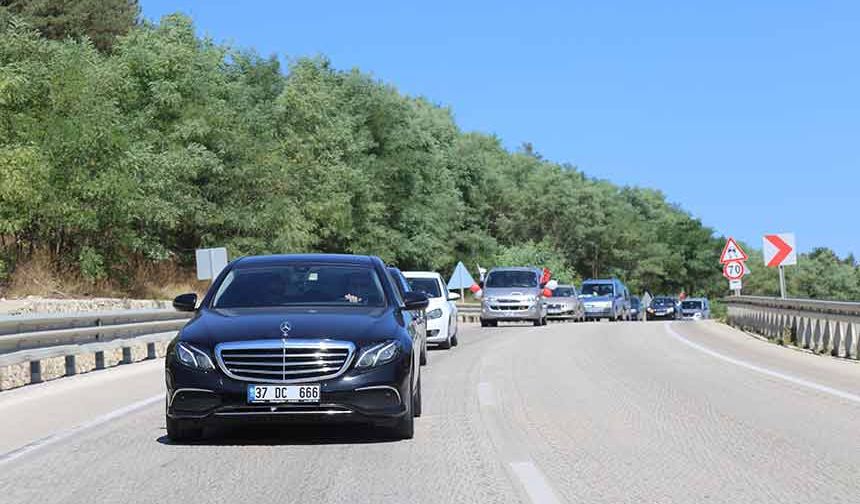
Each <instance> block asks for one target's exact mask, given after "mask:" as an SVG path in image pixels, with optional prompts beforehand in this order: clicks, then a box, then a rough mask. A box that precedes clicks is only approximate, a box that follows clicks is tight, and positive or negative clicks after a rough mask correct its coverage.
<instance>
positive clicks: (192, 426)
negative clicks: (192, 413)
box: [165, 416, 203, 443]
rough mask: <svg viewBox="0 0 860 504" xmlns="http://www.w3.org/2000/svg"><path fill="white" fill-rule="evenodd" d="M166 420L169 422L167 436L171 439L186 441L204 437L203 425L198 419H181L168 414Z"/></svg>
mask: <svg viewBox="0 0 860 504" xmlns="http://www.w3.org/2000/svg"><path fill="white" fill-rule="evenodd" d="M165 422H166V423H167V437H168V438H170V440H171V441H175V442H177V443H184V442H187V441H196V440H198V439H200V438H201V437H203V426H202V425H200V423H199V422H198V421H196V420H180V419H178V418H170V417H167V416H166V417H165Z"/></svg>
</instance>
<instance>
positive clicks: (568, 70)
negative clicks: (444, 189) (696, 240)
mask: <svg viewBox="0 0 860 504" xmlns="http://www.w3.org/2000/svg"><path fill="white" fill-rule="evenodd" d="M141 3H142V6H143V13H144V16H145V17H147V18H150V19H158V18H159V17H161V16H162V15H164V14H167V13H171V12H176V11H181V12H184V13H187V14H190V15H191V16H192V17H193V18H194V20H195V22H196V25H197V28H198V31H199V32H200V33H201V34H205V35H209V36H211V37H213V38H214V39H216V40H218V41H221V42H230V43H232V44H234V45H236V46H240V47H253V48H255V49H257V51H259V52H260V53H261V54H263V55H269V54H278V55H279V56H282V57H296V56H309V55H316V54H324V55H326V56H328V57H329V58H330V59H331V60H332V62H333V63H334V65H335V66H336V67H338V68H342V69H349V68H353V67H358V68H360V69H362V70H363V71H366V72H368V73H371V74H373V75H374V76H376V77H377V78H379V79H382V80H384V81H386V82H389V83H391V84H394V85H395V86H397V87H398V88H399V89H400V90H401V91H403V92H405V93H408V94H411V95H422V96H426V97H427V98H429V99H430V100H432V101H433V102H436V103H439V104H441V105H446V106H450V107H451V108H452V109H453V111H454V114H455V117H456V119H457V122H458V124H459V125H460V126H461V127H462V128H463V129H465V130H478V131H483V132H486V133H494V134H496V135H498V136H499V137H500V138H501V139H502V140H503V141H504V143H505V145H506V146H507V147H509V148H511V149H515V148H517V147H518V146H519V145H520V144H521V143H522V142H526V141H528V142H532V143H533V144H534V145H535V148H536V149H537V150H538V152H540V153H541V154H543V155H544V157H546V158H548V159H552V160H554V161H559V162H565V161H566V162H570V163H572V164H575V165H577V166H578V167H579V168H580V169H582V170H583V171H584V172H586V173H587V174H589V175H591V176H595V177H599V178H605V179H609V180H611V181H613V182H616V183H618V184H627V185H642V186H648V187H653V188H658V189H661V190H662V191H663V192H664V193H666V195H667V197H668V198H669V199H670V200H671V201H673V202H676V203H678V204H680V205H681V206H682V207H684V208H685V209H687V210H689V211H690V212H691V213H693V214H694V215H696V216H698V217H700V218H701V219H702V221H703V222H704V223H705V224H707V225H710V226H712V227H714V228H715V229H716V230H717V231H718V232H719V233H724V234H729V235H734V236H736V237H737V238H739V239H741V240H744V241H747V242H749V243H751V244H753V245H754V246H756V247H761V235H762V234H764V233H766V232H768V233H770V232H784V231H794V232H796V233H797V240H798V245H799V247H800V248H801V249H802V250H808V249H809V248H811V247H813V246H828V247H831V248H833V249H835V250H836V251H837V252H838V253H840V254H843V255H844V254H847V253H849V252H854V253H857V254H858V255H860V225H858V218H857V213H858V206H860V205H857V203H858V202H860V198H858V194H860V113H858V112H860V65H858V54H860V2H856V1H853V2H851V1H846V2H836V1H816V2H811V1H806V2H797V1H792V0H782V1H770V0H767V1H755V2H749V1H742V2H734V1H723V2H709V3H708V4H707V5H705V3H704V2H690V1H676V2H666V1H662V2H661V1H656V0H655V1H651V2H640V1H634V0H628V1H609V0H604V1H593V2H576V1H553V2H518V3H511V4H506V3H503V2H498V1H497V2H465V1H462V0H460V1H457V2H450V1H447V0H436V1H434V2H427V3H426V4H425V5H423V6H417V5H415V3H414V2H354V1H344V2H334V1H332V2H282V1H262V0H258V1H246V2H237V1H235V0H234V1H221V0H206V1H201V0H198V1H191V0H142V2H141ZM852 139H853V140H852Z"/></svg>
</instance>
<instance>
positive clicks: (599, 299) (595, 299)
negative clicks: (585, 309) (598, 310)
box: [581, 296, 614, 303]
mask: <svg viewBox="0 0 860 504" xmlns="http://www.w3.org/2000/svg"><path fill="white" fill-rule="evenodd" d="M581 299H582V302H583V303H610V302H612V301H613V299H614V298H613V297H612V296H586V297H583V298H581Z"/></svg>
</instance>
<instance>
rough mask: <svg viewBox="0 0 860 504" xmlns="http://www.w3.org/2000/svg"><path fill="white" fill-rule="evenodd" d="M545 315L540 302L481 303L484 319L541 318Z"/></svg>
mask: <svg viewBox="0 0 860 504" xmlns="http://www.w3.org/2000/svg"><path fill="white" fill-rule="evenodd" d="M544 316H545V313H544V310H543V308H542V306H541V304H540V303H538V302H532V303H528V302H525V301H523V302H521V303H518V304H512V303H489V302H484V303H482V304H481V318H482V319H483V320H496V321H498V320H510V321H521V320H540V319H541V318H543V317H544Z"/></svg>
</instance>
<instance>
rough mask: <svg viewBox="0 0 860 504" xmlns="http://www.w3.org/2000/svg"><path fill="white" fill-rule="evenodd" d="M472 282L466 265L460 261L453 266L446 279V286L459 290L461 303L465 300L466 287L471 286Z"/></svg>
mask: <svg viewBox="0 0 860 504" xmlns="http://www.w3.org/2000/svg"><path fill="white" fill-rule="evenodd" d="M474 283H475V280H474V279H473V278H472V275H471V274H470V273H469V270H467V269H466V265H464V264H463V262H462V261H460V262H458V263H457V267H456V268H454V273H453V274H452V275H451V278H450V279H449V280H448V288H449V289H453V290H456V289H459V290H460V302H461V303H462V302H464V301H466V289H469V288H471V287H472V285H474Z"/></svg>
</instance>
